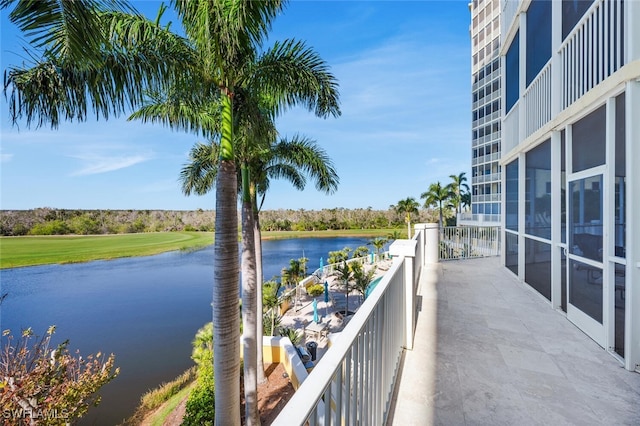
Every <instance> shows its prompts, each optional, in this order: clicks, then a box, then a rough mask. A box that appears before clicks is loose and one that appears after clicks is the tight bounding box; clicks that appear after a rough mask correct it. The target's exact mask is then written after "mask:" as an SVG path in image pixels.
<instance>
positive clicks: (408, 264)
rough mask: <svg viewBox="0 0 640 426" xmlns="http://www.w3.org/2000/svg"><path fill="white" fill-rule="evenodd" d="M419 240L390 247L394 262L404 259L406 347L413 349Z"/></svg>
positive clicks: (395, 242) (397, 241) (403, 241)
mask: <svg viewBox="0 0 640 426" xmlns="http://www.w3.org/2000/svg"><path fill="white" fill-rule="evenodd" d="M417 244H418V242H417V240H395V241H394V242H393V243H391V245H390V246H389V255H391V257H393V258H394V259H393V262H394V263H395V262H398V261H400V260H401V259H402V258H404V300H405V303H404V309H405V336H404V341H405V344H404V347H405V348H406V349H409V350H411V349H413V329H414V324H415V317H414V315H415V300H416V297H415V288H416V286H415V285H414V284H415V280H416V279H417V277H414V276H413V262H414V261H415V256H416V246H417Z"/></svg>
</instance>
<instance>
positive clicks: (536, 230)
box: [524, 140, 551, 239]
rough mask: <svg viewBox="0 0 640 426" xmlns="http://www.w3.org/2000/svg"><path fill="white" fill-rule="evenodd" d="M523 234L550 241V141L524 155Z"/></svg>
mask: <svg viewBox="0 0 640 426" xmlns="http://www.w3.org/2000/svg"><path fill="white" fill-rule="evenodd" d="M525 164H526V181H525V182H526V191H525V195H524V197H525V218H526V219H525V232H526V233H527V234H531V235H536V236H538V237H542V238H547V239H551V141H550V140H546V141H545V142H543V143H542V144H540V145H539V146H537V147H535V148H534V149H532V150H531V151H529V152H527V154H526V163H525Z"/></svg>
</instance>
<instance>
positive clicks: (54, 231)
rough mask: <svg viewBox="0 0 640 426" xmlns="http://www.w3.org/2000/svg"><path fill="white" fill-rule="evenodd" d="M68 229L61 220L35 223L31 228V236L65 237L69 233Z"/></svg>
mask: <svg viewBox="0 0 640 426" xmlns="http://www.w3.org/2000/svg"><path fill="white" fill-rule="evenodd" d="M69 231H70V230H69V227H68V226H67V224H66V223H65V222H64V221H62V220H50V221H48V222H44V223H37V224H35V225H34V226H33V228H31V230H30V231H29V234H31V235H65V234H68V233H69Z"/></svg>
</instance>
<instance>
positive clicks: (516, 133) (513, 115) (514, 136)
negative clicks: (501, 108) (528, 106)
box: [502, 102, 520, 152]
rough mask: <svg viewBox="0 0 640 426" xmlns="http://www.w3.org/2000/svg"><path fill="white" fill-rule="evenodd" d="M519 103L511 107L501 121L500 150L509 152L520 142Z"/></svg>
mask: <svg viewBox="0 0 640 426" xmlns="http://www.w3.org/2000/svg"><path fill="white" fill-rule="evenodd" d="M519 108H520V103H519V102H516V104H515V105H514V106H513V107H512V108H511V111H509V113H508V114H507V115H506V116H505V117H504V121H503V122H502V152H509V151H511V150H512V149H513V148H515V147H516V146H517V145H518V144H519V143H520V113H519V111H518V110H519Z"/></svg>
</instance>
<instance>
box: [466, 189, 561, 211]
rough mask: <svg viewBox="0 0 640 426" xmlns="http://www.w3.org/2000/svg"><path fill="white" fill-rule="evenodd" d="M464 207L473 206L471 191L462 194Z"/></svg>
mask: <svg viewBox="0 0 640 426" xmlns="http://www.w3.org/2000/svg"><path fill="white" fill-rule="evenodd" d="M563 199H564V198H563ZM462 207H464V208H467V207H471V192H465V193H464V194H462Z"/></svg>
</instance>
